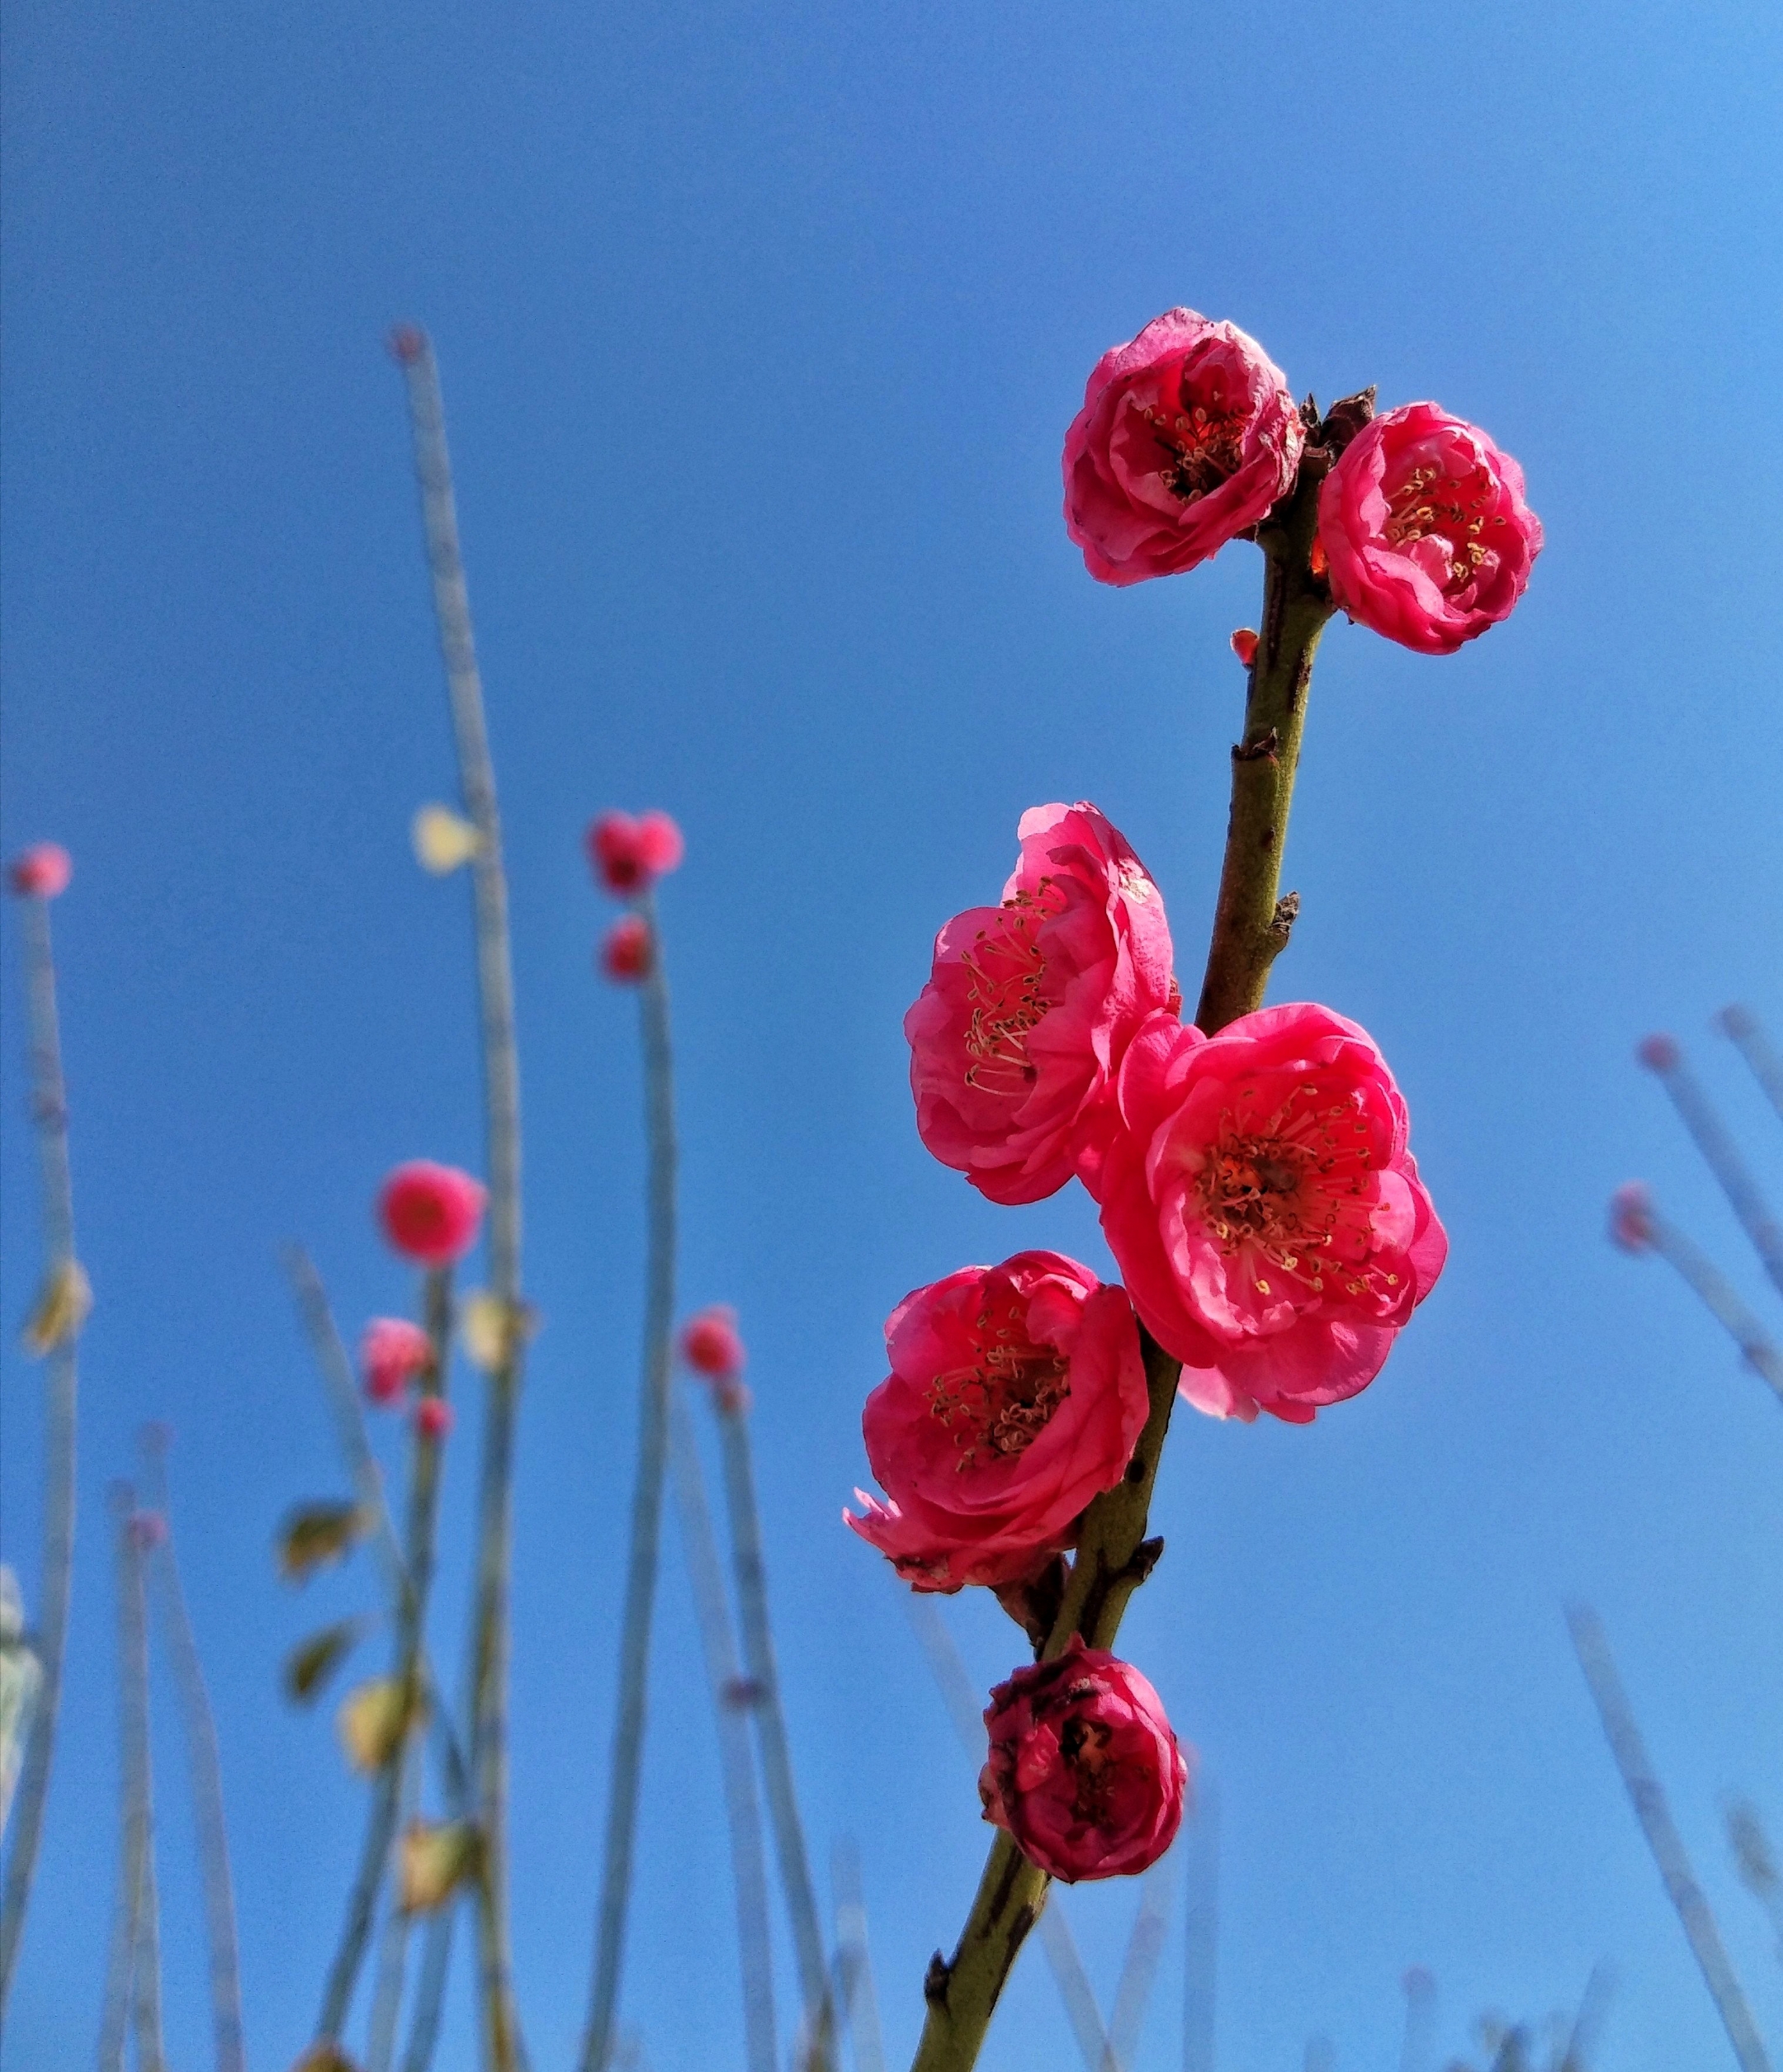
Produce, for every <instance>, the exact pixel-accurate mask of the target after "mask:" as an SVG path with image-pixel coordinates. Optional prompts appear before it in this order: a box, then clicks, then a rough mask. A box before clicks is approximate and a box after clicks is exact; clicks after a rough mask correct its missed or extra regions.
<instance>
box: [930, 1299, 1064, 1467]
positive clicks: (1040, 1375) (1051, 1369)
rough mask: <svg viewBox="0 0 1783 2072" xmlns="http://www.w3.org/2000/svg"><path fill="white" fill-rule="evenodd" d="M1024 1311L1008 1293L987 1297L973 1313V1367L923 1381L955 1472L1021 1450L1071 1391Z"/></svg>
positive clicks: (1057, 1358) (1052, 1352)
mask: <svg viewBox="0 0 1783 2072" xmlns="http://www.w3.org/2000/svg"><path fill="white" fill-rule="evenodd" d="M1024 1308H1025V1306H1024V1305H1021V1304H1019V1303H1018V1302H1017V1300H1016V1299H1015V1298H1014V1295H1013V1293H1011V1294H1007V1295H1005V1296H1004V1297H1003V1298H1002V1299H1000V1300H999V1299H997V1298H996V1297H994V1296H993V1297H991V1298H988V1299H986V1303H985V1306H984V1308H982V1309H981V1311H980V1312H979V1314H978V1324H977V1340H978V1345H979V1353H978V1359H977V1363H976V1364H975V1365H972V1366H970V1367H956V1368H954V1369H953V1370H951V1371H950V1372H948V1373H947V1374H937V1375H936V1377H935V1379H934V1380H933V1381H932V1382H931V1383H930V1384H929V1413H930V1415H931V1416H933V1417H936V1418H939V1421H940V1422H941V1423H942V1424H944V1426H946V1427H947V1429H948V1431H949V1432H950V1433H951V1434H952V1435H953V1444H954V1446H955V1448H956V1450H958V1455H959V1458H958V1460H957V1461H956V1462H955V1463H954V1467H955V1470H956V1472H958V1473H960V1474H963V1473H964V1472H965V1470H966V1469H968V1468H982V1467H984V1466H986V1465H987V1464H989V1463H990V1462H991V1461H993V1460H1012V1459H1014V1457H1015V1456H1016V1455H1018V1454H1021V1453H1025V1452H1026V1451H1027V1450H1028V1449H1029V1446H1031V1445H1033V1442H1034V1440H1036V1439H1038V1437H1039V1436H1040V1435H1041V1433H1042V1432H1043V1431H1045V1430H1046V1428H1047V1425H1048V1422H1050V1420H1051V1418H1052V1413H1053V1412H1054V1411H1055V1410H1057V1408H1058V1407H1059V1405H1060V1404H1061V1403H1063V1402H1064V1400H1065V1398H1066V1397H1067V1396H1068V1395H1069V1394H1070V1393H1071V1363H1070V1361H1069V1360H1065V1359H1062V1357H1061V1356H1060V1355H1059V1354H1058V1353H1057V1351H1055V1350H1054V1348H1053V1347H1052V1346H1037V1345H1035V1344H1034V1343H1033V1341H1032V1340H1031V1339H1030V1338H1029V1336H1028V1334H1027V1332H1026V1331H1025V1330H1024V1328H1023V1315H1024Z"/></svg>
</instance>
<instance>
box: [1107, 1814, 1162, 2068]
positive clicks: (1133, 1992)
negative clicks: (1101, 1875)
mask: <svg viewBox="0 0 1783 2072" xmlns="http://www.w3.org/2000/svg"><path fill="white" fill-rule="evenodd" d="M1170 1861H1171V1860H1170V1856H1169V1854H1168V1852H1166V1854H1165V1855H1163V1856H1161V1857H1159V1858H1158V1860H1157V1861H1156V1863H1154V1864H1153V1865H1152V1867H1151V1869H1150V1870H1149V1871H1147V1872H1146V1874H1145V1876H1144V1877H1143V1878H1142V1880H1140V1885H1139V1911H1138V1912H1137V1914H1135V1915H1134V1917H1133V1932H1132V1934H1131V1935H1130V1936H1129V1937H1128V1941H1127V1956H1126V1958H1125V1961H1123V1964H1122V1966H1121V1972H1120V1977H1119V1980H1117V1981H1116V1982H1115V1986H1114V2013H1112V2014H1111V2015H1110V2016H1109V2040H1108V2049H1107V2051H1106V2052H1105V2053H1104V2056H1103V2060H1102V2065H1103V2072H1132V2067H1133V2065H1134V2064H1135V2063H1136V2062H1137V2059H1138V2055H1139V2037H1140V2032H1141V2031H1142V2028H1143V2027H1144V2025H1145V2012H1146V2003H1147V2001H1148V2000H1150V1999H1151V1998H1152V1984H1153V1982H1154V1981H1155V1980H1156V1977H1157V1966H1158V1959H1159V1957H1160V1956H1162V1954H1163V1951H1164V1931H1165V1929H1166V1927H1167V1926H1168V1924H1169V1921H1170V1894H1171V1871H1170Z"/></svg>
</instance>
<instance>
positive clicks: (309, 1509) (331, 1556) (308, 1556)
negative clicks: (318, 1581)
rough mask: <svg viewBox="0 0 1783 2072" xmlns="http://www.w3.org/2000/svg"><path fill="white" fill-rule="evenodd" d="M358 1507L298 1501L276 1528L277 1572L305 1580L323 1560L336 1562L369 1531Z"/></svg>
mask: <svg viewBox="0 0 1783 2072" xmlns="http://www.w3.org/2000/svg"><path fill="white" fill-rule="evenodd" d="M372 1522H373V1521H372V1519H371V1515H370V1513H369V1512H368V1511H366V1510H365V1509H364V1508H363V1507H362V1506H361V1505H359V1504H356V1503H345V1502H339V1501H333V1502H321V1503H306V1504H299V1505H298V1506H297V1507H296V1510H295V1511H291V1512H290V1513H288V1514H287V1516H286V1519H285V1521H284V1523H283V1524H282V1525H281V1526H280V1527H279V1529H278V1537H277V1540H276V1541H275V1543H274V1544H275V1545H276V1546H277V1549H278V1564H279V1573H280V1574H281V1576H283V1577H284V1578H285V1580H286V1582H308V1581H309V1580H310V1575H311V1574H312V1573H313V1572H314V1571H315V1570H316V1569H317V1568H321V1567H322V1566H323V1565H324V1563H327V1562H330V1561H338V1560H340V1559H341V1558H342V1557H343V1555H344V1554H346V1553H347V1552H348V1549H350V1548H351V1547H352V1545H353V1544H354V1543H355V1541H357V1540H363V1539H364V1537H365V1536H366V1535H367V1533H368V1532H369V1531H370V1530H371V1526H372Z"/></svg>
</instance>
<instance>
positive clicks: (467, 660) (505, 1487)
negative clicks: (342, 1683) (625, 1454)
mask: <svg viewBox="0 0 1783 2072" xmlns="http://www.w3.org/2000/svg"><path fill="white" fill-rule="evenodd" d="M398 357H399V358H400V361H401V363H402V367H403V370H404V376H405V377H406V380H407V383H408V390H409V425H410V428H411V431H412V433H413V435H414V461H415V474H416V476H417V479H418V480H419V485H420V490H421V513H422V523H423V527H424V530H425V534H426V539H427V556H428V570H429V571H430V573H431V575H432V578H433V613H434V617H435V620H436V622H437V627H438V631H439V643H440V654H441V656H442V660H443V661H444V663H445V666H446V686H447V693H448V696H449V698H450V700H451V704H452V730H453V732H454V735H455V736H456V740H457V745H458V771H459V783H460V788H461V792H462V794H463V799H464V807H465V811H466V814H468V816H470V820H471V825H473V826H474V827H475V830H476V831H477V853H476V854H475V858H474V859H472V864H471V871H472V883H473V887H474V896H475V911H476V962H477V991H478V997H479V1000H480V1005H481V1021H482V1034H483V1084H484V1109H485V1126H486V1129H487V1133H488V1160H489V1288H490V1292H491V1293H492V1294H494V1297H495V1299H496V1300H497V1301H498V1302H499V1303H502V1304H503V1305H504V1308H505V1309H506V1312H507V1315H508V1320H509V1321H508V1331H507V1333H506V1337H505V1349H504V1355H503V1358H502V1360H501V1361H500V1363H499V1365H498V1366H497V1367H496V1368H495V1370H494V1372H493V1373H492V1374H490V1375H489V1393H488V1402H487V1407H486V1410H485V1417H484V1426H483V1474H482V1489H481V1497H480V1504H479V1516H478V1545H477V1562H476V1585H475V1601H474V1604H473V1607H472V1615H471V1684H472V1705H471V1761H472V1765H473V1767H474V1769H475V1785H476V1806H477V1825H478V1828H479V1831H480V1836H481V1849H480V1866H481V1868H480V1873H479V1876H478V1880H477V1943H478V1958H479V1964H478V1968H479V1971H480V1977H481V2001H482V2013H483V2058H484V2063H485V2065H486V2066H488V2067H489V2068H491V2072H518V2066H519V2065H520V2062H521V2057H522V2046H521V2042H520V2035H519V2021H518V2013H517V2011H516V2009H515V2007H514V2003H513V1948H512V1941H511V1936H510V1931H509V1924H508V1630H509V1604H508V1598H509V1587H510V1582H511V1578H512V1573H513V1450H514V1421H515V1417H516V1414H517V1412H518V1407H519V1397H520V1381H521V1363H522V1355H523V1346H524V1338H525V1334H524V1333H523V1331H522V1330H521V1329H520V1328H519V1319H520V1235H521V1230H520V1069H519V1053H518V1049H517V1048H516V1045H515V1041H514V1008H513V953H512V951H511V948H510V947H509V943H508V880H507V875H506V873H505V871H504V868H503V863H502V841H501V817H500V814H499V810H498V807H497V803H496V797H495V772H494V764H492V763H491V761H490V759H489V736H488V731H487V729H486V727H485V723H484V717H483V684H482V679H481V677H480V674H479V672H478V669H477V660H476V642H475V636H474V633H473V630H472V627H471V599H470V594H469V591H468V590H467V589H466V584H465V572H464V559H463V556H462V555H461V552H460V550H459V544H458V516H457V510H456V505H455V504H454V501H453V497H452V460H451V456H450V454H449V452H447V444H446V415H445V407H444V404H443V403H442V400H441V396H440V386H439V371H438V368H437V366H436V365H435V362H434V358H433V345H432V343H430V341H429V340H428V338H427V337H426V335H425V334H423V333H421V332H419V331H407V330H405V331H404V333H402V334H401V335H400V349H399V354H398Z"/></svg>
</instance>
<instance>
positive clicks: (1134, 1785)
mask: <svg viewBox="0 0 1783 2072" xmlns="http://www.w3.org/2000/svg"><path fill="white" fill-rule="evenodd" d="M985 1724H986V1726H987V1727H988V1728H989V1729H990V1730H991V1752H990V1756H989V1758H988V1760H987V1761H986V1763H985V1766H984V1768H983V1770H982V1771H981V1772H980V1774H979V1778H978V1795H979V1797H980V1798H981V1800H983V1801H984V1809H985V1818H986V1819H987V1820H989V1821H991V1823H992V1824H994V1825H995V1826H997V1827H1000V1828H1003V1829H1005V1831H1006V1832H1007V1833H1009V1834H1010V1836H1012V1837H1013V1838H1014V1842H1015V1844H1016V1846H1017V1847H1019V1849H1020V1851H1021V1852H1022V1854H1023V1855H1024V1857H1027V1858H1028V1860H1029V1862H1030V1863H1032V1864H1034V1865H1036V1866H1038V1868H1039V1869H1040V1870H1042V1871H1046V1872H1047V1873H1048V1876H1052V1877H1055V1878H1061V1879H1063V1880H1065V1882H1066V1884H1073V1883H1075V1882H1076V1880H1079V1879H1083V1878H1113V1877H1121V1876H1130V1875H1131V1874H1133V1872H1135V1871H1144V1870H1147V1869H1149V1867H1150V1866H1152V1864H1154V1863H1156V1861H1157V1860H1158V1858H1159V1857H1161V1856H1162V1855H1163V1853H1164V1852H1165V1851H1166V1849H1167V1848H1169V1847H1170V1845H1171V1843H1172V1842H1174V1841H1175V1838H1176V1830H1177V1829H1178V1828H1180V1826H1181V1825H1182V1816H1183V1804H1184V1800H1185V1798H1186V1797H1187V1795H1188V1787H1189V1766H1188V1765H1187V1763H1186V1762H1184V1760H1183V1755H1182V1751H1181V1749H1180V1748H1178V1747H1177V1745H1176V1737H1175V1734H1173V1733H1172V1732H1171V1724H1170V1721H1169V1720H1167V1719H1166V1717H1165V1716H1164V1707H1163V1705H1162V1703H1161V1701H1160V1699H1159V1697H1158V1695H1157V1693H1156V1691H1154V1690H1153V1689H1152V1686H1151V1685H1150V1684H1149V1683H1148V1682H1147V1681H1146V1679H1145V1678H1144V1677H1142V1676H1141V1675H1140V1673H1139V1672H1138V1671H1137V1669H1135V1668H1133V1667H1132V1665H1131V1664H1130V1663H1125V1662H1122V1661H1120V1660H1119V1658H1117V1657H1115V1656H1114V1655H1111V1654H1107V1653H1104V1652H1103V1651H1102V1650H1101V1649H1094V1648H1086V1647H1085V1645H1084V1644H1083V1642H1082V1641H1081V1639H1074V1640H1073V1641H1072V1643H1071V1646H1070V1648H1069V1649H1066V1652H1065V1653H1063V1654H1062V1655H1061V1656H1060V1657H1059V1658H1057V1661H1054V1662H1037V1663H1033V1664H1031V1665H1030V1666H1029V1667H1027V1668H1021V1669H1018V1670H1017V1671H1016V1672H1015V1673H1014V1676H1012V1677H1010V1680H1009V1682H1007V1683H1000V1684H999V1685H998V1686H996V1690H994V1691H992V1692H991V1703H990V1705H989V1706H988V1707H987V1708H986V1711H985Z"/></svg>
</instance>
